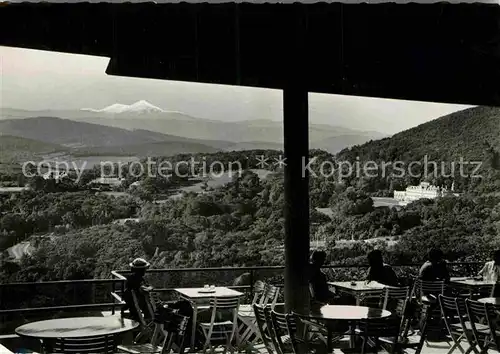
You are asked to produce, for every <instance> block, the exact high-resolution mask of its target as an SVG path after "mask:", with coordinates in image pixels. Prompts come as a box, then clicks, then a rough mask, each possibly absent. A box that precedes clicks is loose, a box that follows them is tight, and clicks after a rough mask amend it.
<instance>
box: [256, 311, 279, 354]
mask: <svg viewBox="0 0 500 354" xmlns="http://www.w3.org/2000/svg"><path fill="white" fill-rule="evenodd" d="M253 309H254V310H253V312H254V314H255V319H256V321H257V328H258V330H259V336H260V338H261V339H262V342H263V343H264V346H265V347H266V349H267V352H268V353H269V354H274V353H275V352H276V349H275V348H274V344H273V339H272V335H273V334H272V332H271V331H272V325H271V326H270V323H269V321H268V316H266V307H264V306H262V305H257V304H254V305H253Z"/></svg>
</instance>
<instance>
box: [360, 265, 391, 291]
mask: <svg viewBox="0 0 500 354" xmlns="http://www.w3.org/2000/svg"><path fill="white" fill-rule="evenodd" d="M367 280H368V281H376V282H377V283H380V284H384V285H389V286H399V279H398V277H397V275H396V272H394V270H393V269H392V267H391V266H390V265H388V264H383V265H382V266H381V267H370V268H369V269H368V278H367Z"/></svg>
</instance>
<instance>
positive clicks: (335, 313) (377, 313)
mask: <svg viewBox="0 0 500 354" xmlns="http://www.w3.org/2000/svg"><path fill="white" fill-rule="evenodd" d="M390 315H391V313H390V312H389V311H387V310H382V309H376V308H372V307H365V306H350V305H323V306H321V307H313V308H311V312H310V314H309V317H311V318H314V319H316V320H324V321H328V320H335V321H360V320H370V319H379V318H384V317H389V316H390Z"/></svg>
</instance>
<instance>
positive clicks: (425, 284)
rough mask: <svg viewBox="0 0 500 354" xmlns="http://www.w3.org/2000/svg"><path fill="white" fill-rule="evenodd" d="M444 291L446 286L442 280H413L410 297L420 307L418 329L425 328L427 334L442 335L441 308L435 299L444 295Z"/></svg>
mask: <svg viewBox="0 0 500 354" xmlns="http://www.w3.org/2000/svg"><path fill="white" fill-rule="evenodd" d="M445 290H446V284H445V282H444V280H438V281H425V280H421V279H416V280H415V283H414V285H413V289H412V292H411V295H412V297H415V299H416V301H417V303H418V304H419V305H420V328H423V327H424V326H425V328H426V331H427V334H429V333H432V334H435V335H441V334H442V333H443V330H444V324H443V322H442V319H441V308H440V306H439V302H438V299H437V297H438V296H439V295H444V292H445ZM424 319H425V321H426V322H425V323H424Z"/></svg>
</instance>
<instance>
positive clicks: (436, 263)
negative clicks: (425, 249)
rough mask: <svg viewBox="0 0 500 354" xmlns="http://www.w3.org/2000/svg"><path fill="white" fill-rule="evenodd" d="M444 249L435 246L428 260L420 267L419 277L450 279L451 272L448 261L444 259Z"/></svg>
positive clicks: (426, 279) (423, 278) (436, 279)
mask: <svg viewBox="0 0 500 354" xmlns="http://www.w3.org/2000/svg"><path fill="white" fill-rule="evenodd" d="M443 257H444V255H443V251H441V250H440V249H438V248H433V249H431V250H430V251H429V256H428V260H427V261H426V262H425V263H424V264H423V265H422V268H420V272H419V274H418V277H419V278H420V279H422V280H425V281H438V280H444V281H445V282H449V281H450V273H449V272H448V267H447V265H446V261H445V260H444V259H443Z"/></svg>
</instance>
